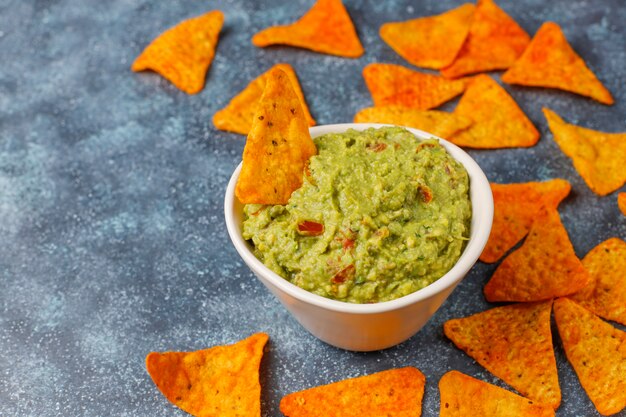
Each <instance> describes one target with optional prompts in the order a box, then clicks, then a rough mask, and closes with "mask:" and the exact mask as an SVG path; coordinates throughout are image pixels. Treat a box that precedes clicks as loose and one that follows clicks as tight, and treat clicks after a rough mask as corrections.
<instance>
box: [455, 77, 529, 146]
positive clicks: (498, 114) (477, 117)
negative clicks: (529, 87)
mask: <svg viewBox="0 0 626 417" xmlns="http://www.w3.org/2000/svg"><path fill="white" fill-rule="evenodd" d="M454 113H455V114H457V115H460V116H465V117H469V118H471V119H472V120H473V121H474V124H473V125H472V126H471V127H470V128H469V129H466V130H463V131H462V132H459V133H457V134H456V135H454V136H452V137H451V138H450V141H452V142H454V143H455V144H457V145H459V146H466V147H470V148H483V149H495V148H513V147H530V146H534V145H535V144H536V143H537V141H538V140H539V132H538V131H537V129H536V128H535V126H534V125H533V124H532V122H531V121H530V120H529V119H528V117H526V115H525V114H524V112H523V111H522V109H520V108H519V106H518V105H517V103H515V100H513V97H511V96H510V95H509V93H507V92H506V90H505V89H504V88H502V87H501V86H500V85H499V84H498V83H497V82H496V81H495V80H494V79H493V78H491V77H490V76H488V75H485V74H481V75H477V76H476V77H474V79H473V80H472V82H471V83H470V84H469V86H468V87H467V91H465V94H463V97H461V100H460V101H459V104H458V105H457V107H456V109H455V110H454Z"/></svg>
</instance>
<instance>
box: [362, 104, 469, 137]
mask: <svg viewBox="0 0 626 417" xmlns="http://www.w3.org/2000/svg"><path fill="white" fill-rule="evenodd" d="M354 122H355V123H385V124H392V125H398V126H407V127H412V128H414V129H420V130H423V131H425V132H428V133H430V134H432V135H435V136H439V137H440V138H447V137H449V136H452V135H453V134H455V133H457V132H459V131H461V130H463V129H467V128H468V127H469V126H470V125H471V124H472V120H471V119H469V118H468V117H463V116H459V115H456V114H454V113H447V112H443V111H437V110H417V109H411V108H409V107H402V106H384V107H368V108H366V109H362V110H361V111H359V112H358V113H357V114H356V115H355V116H354Z"/></svg>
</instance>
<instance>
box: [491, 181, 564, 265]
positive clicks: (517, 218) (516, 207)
mask: <svg viewBox="0 0 626 417" xmlns="http://www.w3.org/2000/svg"><path fill="white" fill-rule="evenodd" d="M490 185H491V192H492V194H493V206H494V210H493V225H492V227H491V234H490V235H489V240H488V241H487V245H486V246H485V249H484V250H483V253H482V254H481V255H480V260H481V261H483V262H487V263H493V262H497V261H498V260H499V259H500V258H501V257H502V256H503V255H504V254H505V253H507V252H508V251H509V249H511V248H512V247H513V246H515V245H516V244H517V242H519V241H520V240H522V238H523V237H524V236H526V235H527V234H528V231H529V230H530V227H531V226H532V224H533V221H534V220H535V217H536V216H537V213H539V210H540V209H541V208H542V207H544V206H545V207H550V208H553V209H556V208H557V207H558V205H559V203H560V202H561V201H562V200H563V199H564V198H565V197H567V195H568V194H569V192H570V190H571V189H572V186H571V185H570V183H569V182H567V181H566V180H563V179H558V178H557V179H554V180H549V181H544V182H526V183H519V184H494V183H491V184H490Z"/></svg>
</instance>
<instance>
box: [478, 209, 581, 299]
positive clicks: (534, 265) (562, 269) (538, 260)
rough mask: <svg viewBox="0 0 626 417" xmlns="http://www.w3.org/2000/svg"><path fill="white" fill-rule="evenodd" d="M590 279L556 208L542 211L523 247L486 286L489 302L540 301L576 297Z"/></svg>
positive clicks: (507, 259) (509, 257) (501, 266)
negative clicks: (567, 296)
mask: <svg viewBox="0 0 626 417" xmlns="http://www.w3.org/2000/svg"><path fill="white" fill-rule="evenodd" d="M590 279H591V278H590V277H589V273H588V272H587V270H586V269H585V268H584V267H583V265H582V263H581V262H580V260H579V259H578V258H577V257H576V253H574V248H573V247H572V243H571V242H570V240H569V236H568V235H567V230H565V227H563V224H562V223H561V219H560V217H559V213H558V212H557V211H556V210H555V209H551V208H545V207H544V208H542V209H541V210H540V211H539V213H537V215H536V217H535V222H534V223H533V225H532V227H531V229H530V232H529V234H528V236H527V237H526V240H525V241H524V243H523V245H522V246H521V247H520V248H519V249H518V250H516V251H515V252H513V253H511V254H510V255H509V256H508V257H506V258H505V259H504V261H502V263H501V264H500V266H498V268H497V269H496V271H495V272H494V274H493V275H492V276H491V279H490V280H489V282H488V283H487V285H486V286H485V297H486V298H487V301H491V302H494V301H541V300H548V299H550V298H555V297H561V296H564V295H569V294H573V293H575V292H577V291H579V290H581V289H582V288H584V287H585V286H586V285H587V284H588V283H589V280H590Z"/></svg>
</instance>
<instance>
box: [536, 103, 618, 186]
mask: <svg viewBox="0 0 626 417" xmlns="http://www.w3.org/2000/svg"><path fill="white" fill-rule="evenodd" d="M543 114H544V115H545V116H546V119H547V120H548V126H549V127H550V131H552V136H553V137H554V141H555V142H556V143H557V144H558V145H559V147H560V148H561V150H562V151H563V153H564V154H565V155H567V156H569V157H570V158H572V161H573V162H574V168H576V171H578V173H579V174H580V176H581V177H583V179H584V180H585V182H586V183H587V185H588V186H589V188H591V189H592V190H593V192H595V193H596V194H598V195H607V194H609V193H612V192H613V191H615V190H617V189H618V188H619V187H621V186H622V185H624V183H626V169H625V168H624V167H626V133H605V132H599V131H597V130H591V129H586V128H584V127H580V126H576V125H573V124H569V123H566V122H565V121H563V119H561V117H560V116H559V115H558V114H556V113H555V112H553V111H552V110H550V109H546V108H544V109H543Z"/></svg>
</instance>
